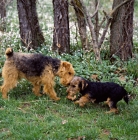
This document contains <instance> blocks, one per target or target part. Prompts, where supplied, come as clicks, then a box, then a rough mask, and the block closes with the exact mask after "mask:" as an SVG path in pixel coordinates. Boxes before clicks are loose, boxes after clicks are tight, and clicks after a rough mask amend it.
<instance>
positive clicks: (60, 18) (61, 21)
mask: <svg viewBox="0 0 138 140" xmlns="http://www.w3.org/2000/svg"><path fill="white" fill-rule="evenodd" d="M53 8H54V33H53V45H52V49H53V50H54V51H57V52H58V53H59V54H61V53H69V52H70V33H69V17H68V1H67V0H53Z"/></svg>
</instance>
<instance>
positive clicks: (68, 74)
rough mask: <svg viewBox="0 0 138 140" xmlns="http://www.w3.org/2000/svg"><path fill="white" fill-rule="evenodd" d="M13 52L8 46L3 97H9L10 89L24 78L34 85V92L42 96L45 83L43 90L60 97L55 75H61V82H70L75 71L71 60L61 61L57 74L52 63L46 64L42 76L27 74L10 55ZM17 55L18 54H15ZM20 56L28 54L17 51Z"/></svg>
mask: <svg viewBox="0 0 138 140" xmlns="http://www.w3.org/2000/svg"><path fill="white" fill-rule="evenodd" d="M11 53H12V49H10V48H8V49H7V50H6V52H5V54H6V58H7V60H6V61H5V64H4V67H3V70H2V77H3V78H4V83H3V85H2V86H1V92H2V97H3V98H4V99H7V93H8V92H9V90H11V89H13V88H14V87H15V86H16V85H17V83H18V81H19V80H20V79H22V78H24V79H27V80H28V81H30V82H31V83H32V85H33V89H32V90H33V92H34V94H35V95H36V96H41V94H40V87H41V85H43V92H44V93H45V94H48V95H49V96H50V98H51V99H53V100H55V101H56V100H59V99H60V98H59V97H57V94H56V92H55V90H54V85H55V82H54V79H55V76H59V77H60V82H61V84H63V85H67V84H69V82H70V81H71V80H72V78H73V76H74V74H75V71H74V69H73V67H72V65H71V64H70V63H69V62H66V61H61V63H60V67H59V69H58V72H57V73H56V74H54V73H53V71H52V66H51V65H46V66H45V68H44V70H43V73H42V74H41V75H40V76H27V75H26V74H25V73H23V72H21V71H19V70H18V69H17V68H16V66H15V65H14V59H13V58H10V57H9V56H8V55H10V54H11ZM14 55H16V54H14ZM17 55H18V57H22V56H23V55H26V54H25V53H24V54H23V53H21V54H20V53H17Z"/></svg>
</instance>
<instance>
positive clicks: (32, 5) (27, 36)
mask: <svg viewBox="0 0 138 140" xmlns="http://www.w3.org/2000/svg"><path fill="white" fill-rule="evenodd" d="M17 8H18V15H19V24H20V36H21V41H22V44H23V45H24V46H26V47H27V48H28V50H29V49H30V48H34V49H36V48H37V47H38V46H40V45H41V44H42V43H43V42H44V37H43V34H42V32H41V30H40V27H39V21H38V16H37V12H36V0H17Z"/></svg>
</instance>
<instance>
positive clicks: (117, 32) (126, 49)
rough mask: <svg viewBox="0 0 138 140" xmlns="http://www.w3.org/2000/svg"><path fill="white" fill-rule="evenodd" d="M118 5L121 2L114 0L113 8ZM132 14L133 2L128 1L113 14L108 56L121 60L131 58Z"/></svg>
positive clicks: (132, 0) (120, 0) (131, 0)
mask: <svg viewBox="0 0 138 140" xmlns="http://www.w3.org/2000/svg"><path fill="white" fill-rule="evenodd" d="M120 3H122V0H114V2H113V8H114V7H116V6H117V5H119V4H120ZM133 12H134V0H130V1H129V2H127V3H126V4H124V5H123V6H122V7H120V8H119V9H118V10H117V11H116V12H115V13H114V14H113V19H112V22H111V26H110V30H111V36H110V54H111V56H113V55H117V56H119V57H120V58H121V59H122V60H127V59H128V58H131V57H132V48H133V40H132V38H133Z"/></svg>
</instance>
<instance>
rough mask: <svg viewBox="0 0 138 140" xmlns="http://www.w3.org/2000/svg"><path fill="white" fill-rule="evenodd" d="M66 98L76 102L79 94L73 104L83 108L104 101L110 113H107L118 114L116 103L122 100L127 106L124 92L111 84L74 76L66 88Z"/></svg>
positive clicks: (126, 95)
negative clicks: (88, 104)
mask: <svg viewBox="0 0 138 140" xmlns="http://www.w3.org/2000/svg"><path fill="white" fill-rule="evenodd" d="M67 93H68V95H67V98H68V99H70V100H76V95H77V93H80V96H81V97H80V99H79V100H77V101H75V104H79V106H81V107H83V106H84V105H85V104H86V103H88V102H93V103H99V102H103V101H106V102H105V103H106V104H107V105H108V106H109V108H110V111H108V112H107V113H111V112H114V113H118V109H117V106H116V104H117V102H118V101H120V100H121V99H122V98H123V99H124V101H125V102H126V103H127V104H128V101H129V98H128V94H127V92H126V90H125V89H124V88H123V87H122V86H120V85H118V84H116V83H112V82H105V83H101V82H91V81H88V80H86V79H84V78H82V77H78V76H75V77H74V78H73V79H72V81H71V82H70V85H69V87H68V88H67Z"/></svg>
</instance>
